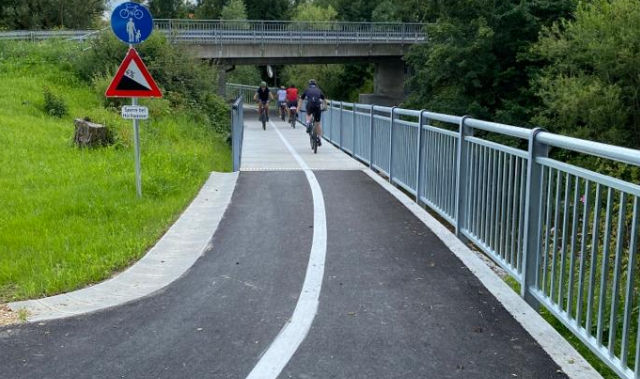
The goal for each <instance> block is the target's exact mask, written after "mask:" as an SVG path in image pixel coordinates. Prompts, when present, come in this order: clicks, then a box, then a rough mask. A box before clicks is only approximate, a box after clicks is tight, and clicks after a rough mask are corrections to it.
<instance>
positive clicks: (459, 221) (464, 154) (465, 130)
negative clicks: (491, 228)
mask: <svg viewBox="0 0 640 379" xmlns="http://www.w3.org/2000/svg"><path fill="white" fill-rule="evenodd" d="M467 118H469V117H468V116H464V117H462V119H461V120H460V126H459V130H458V152H457V156H458V157H457V158H458V162H457V165H456V213H455V216H454V217H455V220H454V221H455V223H456V225H455V226H456V236H457V237H458V238H461V237H462V229H463V228H464V227H465V221H466V219H467V209H466V207H465V206H464V204H465V200H466V199H467V192H468V188H467V186H466V183H465V181H466V178H467V175H468V172H469V167H467V161H468V156H469V152H468V149H467V145H466V144H465V143H464V141H465V139H466V137H467V136H472V135H473V128H470V127H468V126H467V125H466V123H465V121H466V120H467Z"/></svg>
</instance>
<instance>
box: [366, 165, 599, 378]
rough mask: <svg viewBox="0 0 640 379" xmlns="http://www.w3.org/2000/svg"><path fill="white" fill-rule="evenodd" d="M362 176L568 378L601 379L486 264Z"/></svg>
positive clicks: (414, 207) (411, 205)
mask: <svg viewBox="0 0 640 379" xmlns="http://www.w3.org/2000/svg"><path fill="white" fill-rule="evenodd" d="M363 172H364V173H365V174H367V175H368V176H369V177H371V178H372V179H373V180H374V181H376V182H377V183H378V184H380V185H381V186H382V187H383V188H384V189H386V190H387V191H388V192H389V193H390V194H391V195H393V196H394V197H395V198H396V199H397V200H398V201H400V203H402V204H403V205H404V206H405V207H407V208H408V209H409V211H411V213H413V214H414V215H415V216H416V217H417V218H418V219H419V220H421V221H422V222H423V223H424V224H425V225H426V226H427V227H428V228H429V229H430V230H431V231H432V232H433V233H435V235H436V236H437V237H438V238H439V239H440V240H441V241H442V242H443V243H444V244H445V245H446V246H447V247H448V248H449V250H451V252H453V254H455V255H456V256H457V257H458V259H460V260H461V261H462V263H464V265H465V266H467V268H468V269H469V270H470V271H471V272H472V273H473V275H475V276H476V277H477V278H478V279H479V280H480V282H482V284H483V285H484V286H485V287H486V288H487V290H488V291H489V292H491V294H492V295H493V296H494V297H495V298H496V299H498V301H499V302H500V303H501V304H502V305H503V306H504V307H505V309H506V310H507V311H508V312H509V313H510V314H511V315H512V316H513V317H514V318H515V319H516V321H518V323H520V325H522V327H524V329H525V330H526V331H527V332H528V333H529V334H530V335H531V336H532V337H533V338H534V339H535V340H536V342H538V344H540V346H541V347H542V348H543V349H544V350H545V351H546V352H547V354H549V356H550V357H551V358H552V359H553V360H554V361H555V362H556V363H557V364H558V366H560V368H561V369H562V371H563V372H564V373H565V374H567V375H568V376H569V377H570V378H580V379H583V378H602V376H601V375H600V374H599V373H598V372H597V371H596V370H595V369H594V368H593V367H591V365H590V364H589V362H587V361H586V360H585V359H584V358H583V357H582V356H581V355H580V353H578V352H577V351H576V350H575V349H574V348H573V346H571V345H570V344H569V342H567V340H566V339H564V337H562V336H561V335H560V334H559V333H558V332H557V331H556V330H555V329H554V328H553V327H552V326H551V325H549V323H547V322H546V321H545V320H544V319H543V318H542V316H540V314H538V312H536V311H535V310H534V309H533V308H531V307H530V306H529V304H527V303H526V302H525V301H524V300H523V299H522V298H521V297H520V296H518V294H516V293H515V292H514V291H513V290H512V289H511V288H510V287H509V286H508V285H507V284H506V283H505V282H504V281H503V280H502V279H501V278H500V277H499V276H498V275H496V273H494V272H493V271H492V270H491V268H489V266H487V264H486V263H484V262H483V261H482V259H480V257H478V256H477V255H476V253H474V252H472V251H471V250H470V249H469V248H468V247H467V246H466V245H465V244H464V243H463V242H462V241H460V240H459V239H458V238H457V237H456V236H455V235H454V234H453V233H451V232H450V231H449V230H448V229H447V228H446V227H445V226H444V225H442V224H441V223H440V222H439V221H438V220H436V219H435V218H434V217H432V216H431V215H430V214H429V213H428V212H427V211H426V210H424V209H423V208H422V207H420V205H418V204H417V203H416V202H415V201H413V199H410V198H409V197H408V196H407V195H405V194H404V193H403V192H402V191H400V190H399V189H398V188H396V187H395V186H393V185H391V184H390V183H389V182H388V181H386V180H384V179H383V178H382V177H380V176H379V175H378V174H376V173H375V172H373V171H371V170H369V169H366V170H363Z"/></svg>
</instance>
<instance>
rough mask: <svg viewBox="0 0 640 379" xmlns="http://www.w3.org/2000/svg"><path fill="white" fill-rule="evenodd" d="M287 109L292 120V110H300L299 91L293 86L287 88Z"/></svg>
mask: <svg viewBox="0 0 640 379" xmlns="http://www.w3.org/2000/svg"><path fill="white" fill-rule="evenodd" d="M287 108H288V109H289V119H291V108H298V89H297V88H296V86H294V85H293V84H292V85H290V86H289V88H287Z"/></svg>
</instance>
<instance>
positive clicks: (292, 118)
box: [289, 107, 298, 129]
mask: <svg viewBox="0 0 640 379" xmlns="http://www.w3.org/2000/svg"><path fill="white" fill-rule="evenodd" d="M297 118H298V109H297V108H296V107H291V108H290V109H289V123H290V124H291V127H292V128H294V129H295V128H296V120H297Z"/></svg>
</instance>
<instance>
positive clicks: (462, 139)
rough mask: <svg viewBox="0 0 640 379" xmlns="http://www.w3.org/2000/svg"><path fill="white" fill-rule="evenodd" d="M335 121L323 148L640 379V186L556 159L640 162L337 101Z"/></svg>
mask: <svg viewBox="0 0 640 379" xmlns="http://www.w3.org/2000/svg"><path fill="white" fill-rule="evenodd" d="M327 113H328V114H327V116H326V117H323V120H325V121H324V131H325V135H324V137H325V139H327V140H328V141H330V142H331V143H333V144H334V145H336V146H337V147H339V148H340V149H342V150H343V151H345V152H346V153H348V154H351V155H352V156H353V157H355V158H357V159H359V160H361V161H362V162H365V163H366V164H368V165H369V166H370V167H371V168H372V169H375V170H377V171H379V172H381V173H383V174H385V175H386V176H387V177H388V179H389V181H390V182H391V183H393V184H395V185H397V186H399V187H402V188H403V189H404V190H406V191H407V192H408V193H410V194H412V195H413V196H415V199H416V201H417V202H418V203H420V204H423V205H426V206H427V207H429V208H430V209H431V210H433V211H434V212H436V213H438V214H439V215H440V216H442V218H444V219H445V220H446V221H447V222H449V223H450V224H451V225H453V226H454V227H455V230H456V234H457V235H458V236H459V237H460V238H463V239H467V240H469V241H471V242H473V243H474V244H475V245H476V246H478V247H479V248H480V249H481V250H483V251H484V252H485V253H486V254H487V255H488V256H490V257H491V258H492V259H493V260H494V261H495V262H496V263H497V264H499V265H500V266H501V267H502V268H504V269H505V270H506V271H507V272H508V273H509V275H510V276H511V277H513V278H514V279H515V280H517V281H518V282H519V283H520V285H521V289H522V290H521V296H523V297H524V298H525V300H527V301H528V302H529V303H530V304H531V305H532V306H534V307H537V306H538V305H539V304H542V305H544V306H545V307H546V308H547V309H548V310H549V311H550V312H551V313H552V314H553V315H554V316H555V317H556V318H558V320H560V321H561V322H562V323H563V324H564V325H565V326H566V327H567V328H568V329H569V330H571V331H572V332H573V334H574V335H576V336H577V337H578V338H579V339H580V340H581V341H582V342H583V343H584V344H585V345H586V346H588V347H589V348H590V349H591V350H592V351H593V352H594V353H595V354H596V355H597V356H598V357H599V358H600V359H601V360H602V361H604V362H606V363H607V364H608V365H609V366H610V367H611V368H612V369H613V370H615V371H616V373H617V374H618V375H620V376H622V377H625V378H639V377H640V375H639V373H640V335H639V333H640V329H639V317H640V315H639V312H638V304H639V303H640V291H639V290H638V287H639V285H640V276H639V274H638V273H637V267H636V266H637V265H638V257H637V255H638V233H639V229H638V223H639V222H640V217H639V216H640V214H639V213H640V186H639V185H637V184H635V183H631V182H627V181H623V180H620V179H617V178H614V177H611V176H607V175H603V174H602V173H598V172H596V171H593V170H590V169H587V168H584V167H579V166H577V165H575V164H570V163H567V162H563V161H561V160H558V159H554V158H551V157H550V156H549V151H550V149H551V148H555V149H561V150H567V151H575V152H579V153H581V154H587V155H592V156H597V157H600V158H601V159H610V160H616V161H619V162H623V163H626V164H632V165H636V166H640V151H639V150H633V149H628V148H622V147H618V146H611V145H606V144H602V143H597V142H592V141H585V140H580V139H576V138H571V137H567V136H561V135H556V134H553V133H549V132H546V131H544V130H542V129H539V128H538V129H527V128H521V127H516V126H511V125H503V124H498V123H493V122H487V121H482V120H476V119H472V118H469V117H459V116H451V115H444V114H438V113H433V112H429V111H426V110H422V111H416V110H408V109H402V108H398V107H393V108H389V107H381V106H372V105H366V104H353V103H346V102H339V101H331V102H330V103H329V110H328V112H327ZM478 132H482V133H480V134H479V133H478ZM492 135H493V136H495V135H500V136H502V138H503V139H504V138H509V139H511V140H512V141H513V142H514V143H513V145H514V146H523V145H526V146H527V149H522V148H519V147H512V146H508V145H505V144H501V143H496V142H494V141H492V140H491V139H490V138H487V136H492Z"/></svg>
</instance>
